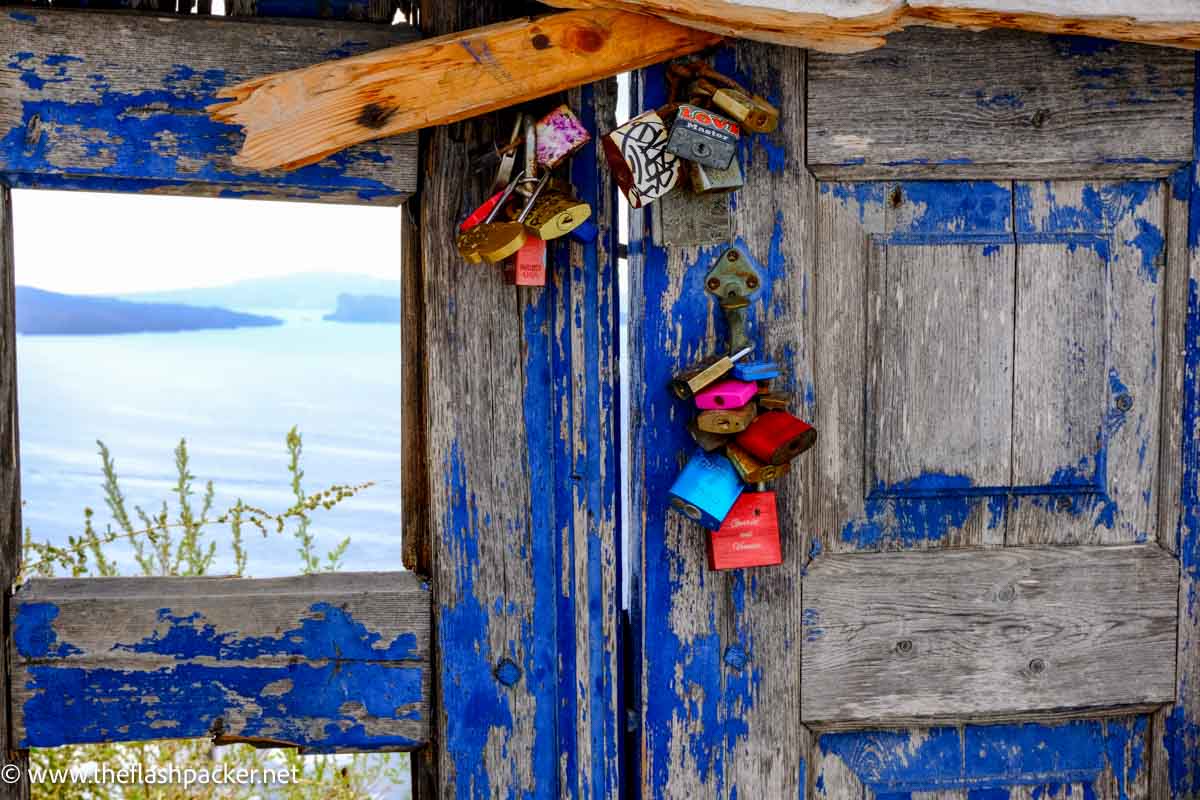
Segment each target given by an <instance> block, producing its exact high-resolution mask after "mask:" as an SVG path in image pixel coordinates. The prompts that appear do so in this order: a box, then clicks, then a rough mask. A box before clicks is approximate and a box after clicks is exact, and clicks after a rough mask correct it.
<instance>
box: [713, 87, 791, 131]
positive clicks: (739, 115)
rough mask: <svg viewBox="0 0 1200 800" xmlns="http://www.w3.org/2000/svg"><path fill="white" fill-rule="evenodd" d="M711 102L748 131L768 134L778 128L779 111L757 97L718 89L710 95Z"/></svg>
mask: <svg viewBox="0 0 1200 800" xmlns="http://www.w3.org/2000/svg"><path fill="white" fill-rule="evenodd" d="M712 102H713V105H715V106H716V107H717V108H719V109H721V110H722V111H724V112H725V113H726V114H728V115H729V116H731V117H733V118H734V119H736V120H737V121H738V122H740V123H742V127H744V128H745V129H746V130H748V131H752V132H754V133H770V132H771V131H773V130H775V129H776V128H778V127H779V109H778V108H776V107H775V106H773V105H771V104H770V103H768V102H767V101H766V100H764V99H763V98H761V97H759V96H758V95H749V94H746V93H745V92H739V91H738V90H737V89H727V88H726V89H718V90H717V91H715V92H713V94H712Z"/></svg>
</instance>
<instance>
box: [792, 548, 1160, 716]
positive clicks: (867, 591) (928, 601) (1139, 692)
mask: <svg viewBox="0 0 1200 800" xmlns="http://www.w3.org/2000/svg"><path fill="white" fill-rule="evenodd" d="M1177 576H1178V566H1177V564H1176V562H1175V560H1174V559H1173V558H1172V557H1171V556H1170V555H1169V554H1167V553H1164V552H1163V551H1161V550H1159V549H1158V548H1157V547H1156V546H1153V545H1148V546H1140V547H1138V546H1134V547H1107V548H1053V547H1051V548H1000V549H995V548H993V549H988V550H965V551H964V550H951V551H944V552H939V553H888V554H848V555H832V556H828V557H824V558H821V559H817V560H816V561H814V562H813V564H812V565H811V566H810V567H809V571H808V574H807V576H806V577H805V585H804V640H805V643H804V651H803V666H802V674H803V680H804V686H803V706H802V718H803V720H804V721H805V722H807V723H813V724H825V725H828V724H841V725H852V724H859V725H869V726H879V725H887V724H888V723H889V721H891V720H897V719H899V720H913V719H921V718H928V719H943V720H944V719H961V718H978V717H989V716H1003V715H1011V714H1027V713H1034V712H1039V711H1054V710H1060V709H1064V708H1083V707H1091V706H1095V707H1109V706H1119V705H1145V704H1152V703H1161V702H1170V701H1171V700H1173V699H1174V697H1175V676H1174V669H1173V661H1174V648H1175V591H1176V586H1177ZM868 610H869V611H868Z"/></svg>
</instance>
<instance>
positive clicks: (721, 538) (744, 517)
mask: <svg viewBox="0 0 1200 800" xmlns="http://www.w3.org/2000/svg"><path fill="white" fill-rule="evenodd" d="M781 563H783V551H782V548H781V546H780V543H779V515H778V513H777V512H776V509H775V493H774V492H743V493H742V494H741V496H740V497H738V499H737V501H736V502H735V503H734V504H733V508H731V509H730V510H729V514H728V515H727V516H726V517H725V521H724V522H722V523H721V527H720V528H719V529H718V530H715V531H712V532H710V533H709V535H708V568H709V569H712V570H719V569H744V568H746V567H769V566H773V565H775V564H781Z"/></svg>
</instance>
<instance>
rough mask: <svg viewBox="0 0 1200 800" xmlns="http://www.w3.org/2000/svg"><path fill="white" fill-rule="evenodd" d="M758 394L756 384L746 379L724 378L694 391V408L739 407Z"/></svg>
mask: <svg viewBox="0 0 1200 800" xmlns="http://www.w3.org/2000/svg"><path fill="white" fill-rule="evenodd" d="M756 394H758V384H757V383H749V382H746V381H737V380H725V381H719V382H718V383H714V384H713V385H712V386H709V387H708V388H707V389H703V390H701V391H699V392H696V398H695V399H696V408H699V409H701V410H705V411H706V410H709V409H713V408H741V407H742V406H744V405H746V404H747V403H749V402H750V401H751V400H753V399H754V395H756Z"/></svg>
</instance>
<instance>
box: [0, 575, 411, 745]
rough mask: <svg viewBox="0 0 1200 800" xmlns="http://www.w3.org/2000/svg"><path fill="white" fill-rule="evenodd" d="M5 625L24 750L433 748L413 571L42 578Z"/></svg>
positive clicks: (20, 595)
mask: <svg viewBox="0 0 1200 800" xmlns="http://www.w3.org/2000/svg"><path fill="white" fill-rule="evenodd" d="M11 625H12V641H11V643H10V649H11V652H10V656H9V657H10V659H11V662H12V667H13V695H12V711H13V731H14V737H15V742H16V745H17V746H19V747H22V748H24V747H52V746H56V745H61V744H80V743H88V742H119V741H135V740H145V739H165V738H170V739H179V738H192V737H204V736H212V737H213V738H214V739H215V740H216V741H217V742H218V743H223V742H234V741H252V742H255V743H259V744H273V745H278V746H297V747H301V748H303V749H305V750H307V751H322V752H327V751H340V752H349V751H367V750H410V749H414V748H417V747H420V746H421V745H422V744H423V743H424V742H425V741H426V740H427V739H428V734H429V724H430V723H429V718H430V715H429V630H430V608H429V591H428V588H427V587H426V586H425V585H424V584H423V583H422V582H421V581H420V580H419V579H418V578H417V577H416V576H414V575H412V574H411V573H407V572H401V573H395V572H392V573H389V572H369V573H344V574H323V575H307V576H299V577H293V578H272V579H264V580H247V579H244V578H52V579H37V580H32V581H30V582H28V583H26V584H25V585H24V586H22V587H21V589H20V590H18V592H17V593H16V595H15V596H14V598H13V603H12V614H11Z"/></svg>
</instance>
